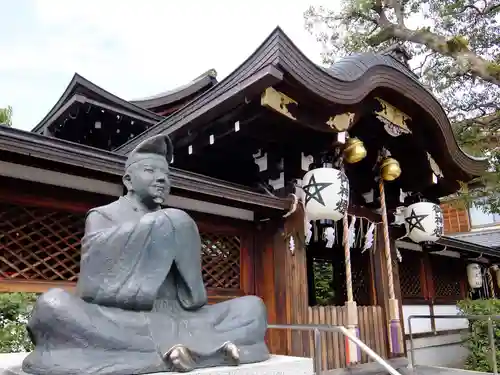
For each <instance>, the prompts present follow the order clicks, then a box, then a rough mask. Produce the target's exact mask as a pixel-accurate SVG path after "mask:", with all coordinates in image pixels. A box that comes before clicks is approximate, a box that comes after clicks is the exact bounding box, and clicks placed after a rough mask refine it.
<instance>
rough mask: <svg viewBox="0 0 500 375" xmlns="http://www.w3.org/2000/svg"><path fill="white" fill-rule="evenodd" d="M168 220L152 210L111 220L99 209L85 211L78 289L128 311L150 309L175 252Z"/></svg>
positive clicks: (87, 296)
mask: <svg viewBox="0 0 500 375" xmlns="http://www.w3.org/2000/svg"><path fill="white" fill-rule="evenodd" d="M172 229H173V228H172V222H171V220H170V219H169V218H168V217H167V216H166V215H163V214H159V213H156V212H155V213H150V214H147V215H144V216H143V217H142V218H140V219H136V220H130V221H127V222H124V223H115V222H113V220H111V218H109V217H107V216H106V215H105V214H103V213H101V212H99V211H91V212H90V213H89V214H88V215H87V219H86V230H85V236H84V237H83V239H82V259H81V262H80V276H79V280H78V284H77V293H78V294H79V295H80V297H81V298H82V299H84V300H85V301H87V302H90V303H95V304H99V305H104V306H111V307H119V308H122V309H128V310H150V309H151V308H152V306H153V303H154V300H155V298H156V295H157V292H158V289H159V287H160V285H161V284H162V282H163V281H164V280H165V278H166V276H167V274H168V272H169V271H170V268H171V266H172V262H173V259H174V256H175V254H174V252H172V251H169V250H168V247H165V244H166V243H168V242H169V238H171V237H173V235H174V234H173V230H172Z"/></svg>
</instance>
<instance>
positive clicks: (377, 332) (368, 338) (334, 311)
mask: <svg viewBox="0 0 500 375" xmlns="http://www.w3.org/2000/svg"><path fill="white" fill-rule="evenodd" d="M346 317H347V314H346V308H345V307H344V306H314V307H309V322H308V323H309V324H330V325H342V326H345V325H346ZM358 322H359V331H360V339H361V340H362V341H363V342H364V343H365V344H366V345H368V346H369V347H370V348H371V349H373V350H374V351H375V352H376V353H377V354H378V355H380V356H381V357H382V358H387V336H386V331H385V326H386V324H385V319H384V313H383V311H382V308H381V307H380V306H359V307H358ZM312 340H313V338H312V335H311V340H310V347H311V348H312V347H313V341H312ZM321 340H322V345H321V347H322V353H321V361H322V368H323V369H334V368H340V367H346V355H345V340H346V339H345V337H344V336H342V335H341V334H339V333H323V334H322V338H321ZM311 353H312V350H311ZM368 361H369V359H368V357H367V356H366V354H364V353H362V355H361V362H363V363H365V362H368Z"/></svg>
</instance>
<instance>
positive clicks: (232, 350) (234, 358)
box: [221, 341, 240, 366]
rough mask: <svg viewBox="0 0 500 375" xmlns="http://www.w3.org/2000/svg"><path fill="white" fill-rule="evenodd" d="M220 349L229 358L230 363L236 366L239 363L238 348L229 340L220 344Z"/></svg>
mask: <svg viewBox="0 0 500 375" xmlns="http://www.w3.org/2000/svg"><path fill="white" fill-rule="evenodd" d="M221 351H222V352H223V353H224V354H225V356H226V357H227V358H228V359H229V361H230V362H231V364H232V365H234V366H238V365H239V364H240V350H239V349H238V347H237V346H236V345H234V344H233V343H232V342H231V341H227V342H225V343H224V344H223V345H222V348H221Z"/></svg>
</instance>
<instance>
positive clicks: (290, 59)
mask: <svg viewBox="0 0 500 375" xmlns="http://www.w3.org/2000/svg"><path fill="white" fill-rule="evenodd" d="M269 67H273V68H275V69H274V70H275V71H278V72H281V73H284V74H287V75H288V76H290V77H292V78H293V79H294V80H295V81H297V82H298V83H299V84H300V85H301V86H302V87H303V88H304V89H305V90H307V91H308V92H310V94H312V95H314V96H317V97H320V98H322V99H324V100H326V101H328V102H331V103H335V104H341V105H355V104H358V103H360V102H361V101H362V100H363V99H364V98H365V97H367V96H368V95H369V94H370V93H371V92H372V91H373V90H375V89H378V88H386V89H390V90H392V91H394V92H396V93H398V94H400V95H401V96H404V97H406V98H408V99H409V100H411V101H412V102H414V103H415V104H417V105H419V106H420V107H421V108H422V109H423V110H424V111H426V112H427V114H428V115H429V116H430V117H431V118H432V119H433V120H434V123H435V125H434V126H435V127H436V128H437V130H438V131H439V133H440V134H441V135H442V137H443V139H444V142H445V144H446V147H445V148H446V149H445V150H443V154H444V155H445V158H446V159H448V161H450V160H451V161H452V163H451V164H450V163H449V162H446V163H445V164H447V165H450V168H452V169H453V170H454V171H455V172H458V173H456V175H459V176H462V178H463V179H464V180H468V179H470V177H471V176H478V175H481V174H482V173H484V171H485V170H486V168H487V161H486V159H478V158H473V157H471V156H469V155H467V154H466V153H465V152H464V151H463V150H462V149H461V148H460V147H459V145H458V143H457V141H456V139H455V136H454V134H453V131H452V127H451V124H450V122H449V120H448V117H447V115H446V113H445V111H444V109H443V107H442V106H441V105H440V103H439V102H438V100H437V99H436V98H435V97H434V96H433V95H432V94H431V93H430V92H429V91H428V90H427V89H426V88H425V87H424V86H423V85H422V84H421V83H420V82H419V81H418V80H417V78H416V77H415V75H414V74H413V73H411V72H410V71H409V70H408V69H407V68H405V66H404V64H402V63H400V62H399V61H398V60H396V59H395V58H393V57H391V56H388V55H376V54H362V55H353V56H349V57H346V58H344V59H342V60H340V61H338V62H337V63H335V64H334V65H333V66H332V67H331V68H329V69H324V68H322V67H319V66H318V65H316V64H314V63H313V62H312V61H310V60H309V59H308V58H307V57H306V56H305V55H304V54H303V53H302V52H301V51H300V50H299V49H298V48H297V46H296V45H295V44H294V43H293V42H292V41H291V40H290V38H288V36H287V35H286V34H285V33H284V32H283V31H282V30H281V28H279V27H277V28H276V29H275V30H274V31H273V32H272V33H271V34H270V35H269V37H268V38H267V39H266V40H265V41H264V42H263V43H262V45H261V46H260V47H259V48H257V50H256V51H255V52H254V53H253V54H252V55H251V56H250V57H249V58H248V59H247V60H246V61H245V62H243V64H241V65H240V66H239V67H238V68H237V69H236V70H235V71H233V72H232V73H231V74H230V75H229V76H228V77H226V78H225V79H224V80H222V81H221V82H220V83H218V84H216V85H215V86H213V87H212V88H211V89H209V90H208V91H206V92H205V93H203V94H202V95H200V96H198V97H197V98H196V99H194V100H193V101H192V102H190V103H189V104H188V105H186V106H184V107H183V108H181V109H179V110H178V111H177V112H175V113H173V114H172V115H171V116H168V117H166V118H165V119H164V120H162V121H161V122H160V123H158V124H156V125H154V126H152V127H151V128H149V129H148V130H147V131H146V132H144V133H143V134H141V135H139V136H137V137H136V138H134V139H132V140H130V141H129V142H127V143H125V144H124V145H122V146H121V147H120V148H118V149H117V151H118V152H120V153H125V154H126V153H128V152H130V151H131V150H132V148H133V147H134V145H135V144H137V143H138V142H140V141H142V140H143V139H145V138H147V137H149V136H152V135H155V134H159V133H166V134H172V133H173V132H175V131H176V130H178V129H180V128H182V127H184V126H191V124H192V123H194V120H197V121H201V118H202V117H204V116H205V118H203V121H209V120H210V119H211V118H213V117H210V116H214V114H213V112H214V106H215V104H214V103H221V102H222V100H223V99H225V100H226V97H227V96H228V95H229V93H231V95H233V96H234V95H236V94H235V93H236V92H240V91H241V90H242V89H243V88H244V87H246V86H245V83H246V82H248V81H250V80H251V79H252V77H255V76H257V75H258V74H264V73H262V72H263V70H264V69H266V68H267V69H268V68H269ZM268 71H269V69H268ZM268 74H270V73H268ZM275 76H276V74H275ZM238 90H240V91H238Z"/></svg>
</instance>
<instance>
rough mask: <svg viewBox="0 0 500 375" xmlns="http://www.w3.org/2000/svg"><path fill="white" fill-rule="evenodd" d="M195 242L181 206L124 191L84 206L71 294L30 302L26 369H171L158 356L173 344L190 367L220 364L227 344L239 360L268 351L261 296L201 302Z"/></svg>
mask: <svg viewBox="0 0 500 375" xmlns="http://www.w3.org/2000/svg"><path fill="white" fill-rule="evenodd" d="M206 303H207V294H206V289H205V287H204V285H203V280H202V274H201V240H200V236H199V233H198V229H197V226H196V224H195V223H194V221H193V220H192V219H191V218H190V217H189V216H188V215H187V214H186V213H185V212H183V211H180V210H177V209H162V210H158V211H155V212H151V213H145V212H144V211H141V208H140V207H138V206H137V205H135V204H133V202H131V201H130V200H128V199H127V198H125V197H122V198H120V199H119V200H117V201H116V202H114V203H111V204H110V205H107V206H103V207H99V208H96V209H93V210H91V211H89V214H88V215H87V220H86V232H85V236H84V238H83V240H82V259H81V270H80V276H79V280H78V284H77V291H76V293H75V294H71V293H68V292H65V291H64V290H61V289H52V290H50V291H48V292H47V293H45V294H43V295H42V296H41V297H40V298H39V299H38V301H37V304H36V306H35V309H34V311H33V314H32V316H31V319H30V321H29V323H28V332H29V333H30V336H31V338H32V340H33V341H34V343H35V346H36V347H35V350H34V351H33V352H32V353H31V354H29V355H28V357H27V358H26V359H25V361H24V363H23V370H24V371H25V372H29V373H33V374H40V375H45V374H47V375H48V374H52V375H59V374H61V375H63V374H64V375H68V374H106V375H111V374H113V375H121V374H143V373H149V372H160V371H170V370H171V368H169V365H167V364H166V363H165V362H164V361H163V360H162V356H163V355H164V354H165V352H167V351H168V350H169V349H170V348H171V347H172V346H174V345H176V344H182V345H185V346H187V347H188V348H189V349H190V350H191V351H192V352H193V353H195V356H194V357H195V358H194V359H195V361H196V367H197V368H200V367H208V366H216V365H227V364H228V362H227V361H228V360H227V359H226V357H225V355H224V354H223V353H222V352H221V351H220V350H219V349H220V348H221V346H223V344H224V343H225V342H227V341H231V342H233V343H234V344H236V346H238V348H239V349H240V358H241V363H251V362H259V361H263V360H265V359H267V358H268V357H269V352H268V350H267V347H266V345H265V343H264V336H265V331H266V327H267V322H266V312H265V307H264V305H263V303H262V301H261V300H260V299H259V298H258V297H255V296H245V297H241V298H237V299H233V300H229V301H225V302H222V303H218V304H215V305H206Z"/></svg>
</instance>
